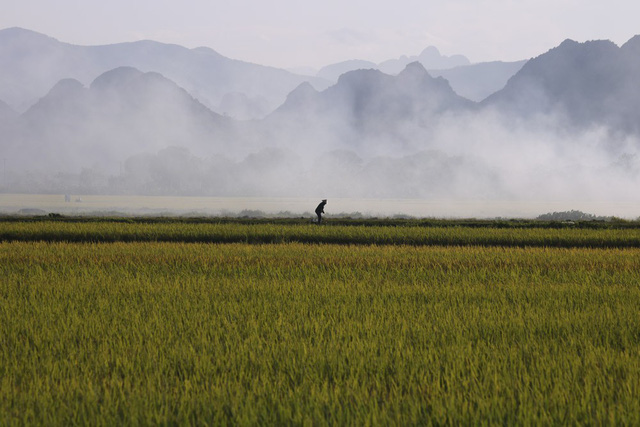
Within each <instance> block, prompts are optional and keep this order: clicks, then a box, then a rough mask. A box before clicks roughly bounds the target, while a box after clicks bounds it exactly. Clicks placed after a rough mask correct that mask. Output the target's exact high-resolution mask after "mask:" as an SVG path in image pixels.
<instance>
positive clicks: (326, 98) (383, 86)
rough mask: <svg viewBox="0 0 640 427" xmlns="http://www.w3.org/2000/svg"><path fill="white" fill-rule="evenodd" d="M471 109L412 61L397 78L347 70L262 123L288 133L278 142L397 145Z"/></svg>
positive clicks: (292, 97)
mask: <svg viewBox="0 0 640 427" xmlns="http://www.w3.org/2000/svg"><path fill="white" fill-rule="evenodd" d="M473 108H474V103H473V102H471V101H469V100H467V99H465V98H462V97H460V96H458V95H457V94H456V93H455V92H454V91H453V89H451V86H450V85H449V83H448V82H447V81H446V80H445V79H443V78H434V77H431V76H430V75H429V73H428V72H427V71H426V70H425V68H424V67H423V66H422V64H420V63H418V62H414V63H411V64H409V65H407V67H406V68H405V69H404V70H403V71H402V72H401V73H400V74H398V75H397V76H391V75H388V74H384V73H383V72H381V71H378V70H356V71H350V72H348V73H345V74H343V75H342V76H340V78H339V79H338V82H337V83H336V84H335V85H334V86H332V87H330V88H328V89H326V90H324V91H322V92H318V91H316V90H315V89H314V88H313V87H311V85H309V84H302V85H300V86H299V87H298V88H297V89H296V90H294V91H293V92H292V93H291V94H289V96H288V97H287V100H286V102H285V103H284V104H283V105H282V106H281V107H280V108H278V109H277V110H276V111H275V112H274V113H273V114H271V115H270V116H269V117H268V118H267V119H266V124H267V127H268V128H270V129H287V131H288V135H286V136H282V137H281V138H300V139H302V138H303V137H304V140H307V141H308V140H309V139H314V137H315V138H317V137H318V136H320V138H319V139H324V140H330V141H331V140H334V141H335V140H336V139H340V140H343V141H350V142H351V143H352V144H356V143H357V144H367V142H366V141H368V140H372V139H375V140H380V139H384V138H390V139H391V140H394V141H395V142H394V143H395V144H398V143H401V142H402V141H404V140H406V139H410V138H411V135H415V133H414V132H415V131H419V130H420V129H423V130H424V129H428V128H430V127H431V126H432V125H433V124H434V123H435V121H436V120H437V119H438V117H439V116H441V115H442V114H445V113H448V112H460V111H470V110H472V109H473ZM291 129H293V130H294V131H293V132H290V131H291ZM327 133H333V134H334V136H333V137H331V135H328V134H327ZM361 148H362V147H361Z"/></svg>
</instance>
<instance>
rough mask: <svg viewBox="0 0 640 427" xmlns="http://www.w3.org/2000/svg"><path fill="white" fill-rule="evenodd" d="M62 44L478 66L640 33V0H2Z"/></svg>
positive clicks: (12, 19) (23, 21)
mask: <svg viewBox="0 0 640 427" xmlns="http://www.w3.org/2000/svg"><path fill="white" fill-rule="evenodd" d="M8 27H23V28H27V29H30V30H34V31H38V32H41V33H44V34H47V35H49V36H51V37H54V38H56V39H58V40H60V41H63V42H68V43H73V44H81V45H96V44H111V43H119V42H126V41H136V40H143V39H151V40H156V41H160V42H165V43H175V44H179V45H183V46H186V47H189V48H193V47H198V46H207V47H210V48H212V49H214V50H216V51H218V52H219V53H221V54H222V55H225V56H227V57H230V58H234V59H240V60H244V61H249V62H254V63H258V64H263V65H271V66H276V67H281V68H291V67H301V66H309V67H315V68H320V67H322V66H324V65H327V64H330V63H334V62H339V61H343V60H347V59H365V60H369V61H374V62H380V61H383V60H386V59H391V58H397V57H399V56H400V55H417V54H419V53H420V52H421V51H422V50H423V49H424V48H425V47H427V46H430V45H433V46H436V47H437V48H438V49H439V50H440V51H441V53H443V54H445V55H453V54H463V55H465V56H467V57H468V58H469V59H470V60H471V61H472V62H482V61H491V60H506V61H511V60H519V59H526V58H530V57H534V56H537V55H540V54H542V53H544V52H546V51H547V50H549V49H551V48H552V47H555V46H557V45H558V44H560V43H561V42H562V41H563V40H564V39H567V38H571V39H574V40H576V41H580V42H582V41H587V40H594V39H609V40H612V41H613V42H615V43H616V44H618V45H621V44H623V43H624V42H626V41H627V40H628V39H630V38H631V37H632V36H634V35H635V34H640V1H638V0H393V1H381V0H324V1H306V0H224V1H219V0H212V1H206V0H174V1H169V0H108V1H107V0H99V1H98V0H0V29H1V28H8Z"/></svg>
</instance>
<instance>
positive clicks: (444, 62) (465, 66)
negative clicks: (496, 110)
mask: <svg viewBox="0 0 640 427" xmlns="http://www.w3.org/2000/svg"><path fill="white" fill-rule="evenodd" d="M411 62H419V63H420V64H422V66H423V67H425V68H426V69H427V70H428V71H429V74H431V75H432V76H433V77H444V78H445V79H447V80H448V81H449V84H450V85H451V87H452V88H453V90H454V91H455V92H456V93H457V94H458V95H460V96H463V97H465V98H467V99H469V100H471V101H475V102H480V101H482V100H483V99H485V98H486V97H487V96H489V95H491V94H492V93H494V92H497V91H499V90H500V89H502V88H503V87H504V86H505V85H506V83H507V81H508V80H509V78H511V77H512V76H513V75H514V74H515V73H517V72H518V71H519V70H520V69H521V68H522V66H523V65H524V64H525V62H526V61H517V62H501V61H495V62H483V63H479V64H469V61H468V60H467V59H466V58H465V57H463V56H462V55H455V56H452V57H446V56H442V55H440V53H439V52H438V50H437V49H436V48H435V47H430V48H427V49H425V50H424V51H423V53H422V54H421V55H420V56H413V57H407V56H404V57H401V58H400V59H397V60H392V61H385V62H383V63H380V64H376V63H374V62H370V61H362V60H350V61H343V62H339V63H336V64H331V65H327V66H326V67H324V68H322V69H321V70H320V71H319V72H318V74H317V76H318V77H322V78H324V79H327V80H329V81H333V82H336V81H337V80H338V78H339V77H340V76H341V75H342V74H344V73H347V72H349V71H355V70H368V69H375V70H380V71H382V72H384V73H385V74H392V75H395V74H398V73H399V72H400V71H402V69H404V68H406V66H407V65H408V64H409V63H411ZM402 64H404V65H402ZM401 66H402V68H401V69H400V68H399V67H401Z"/></svg>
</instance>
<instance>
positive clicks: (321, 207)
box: [316, 199, 327, 224]
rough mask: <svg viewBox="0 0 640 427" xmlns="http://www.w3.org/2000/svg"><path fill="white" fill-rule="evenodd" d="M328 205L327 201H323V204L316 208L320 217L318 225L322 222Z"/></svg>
mask: <svg viewBox="0 0 640 427" xmlns="http://www.w3.org/2000/svg"><path fill="white" fill-rule="evenodd" d="M326 204H327V199H322V202H320V204H319V205H318V207H317V208H316V215H318V224H320V222H322V214H323V213H324V205H326Z"/></svg>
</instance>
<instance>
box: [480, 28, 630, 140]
mask: <svg viewBox="0 0 640 427" xmlns="http://www.w3.org/2000/svg"><path fill="white" fill-rule="evenodd" d="M483 105H484V106H487V107H492V108H496V109H498V110H499V111H501V112H503V113H504V114H508V115H516V116H519V117H530V116H532V115H536V114H556V115H557V116H558V117H559V118H561V119H564V120H565V121H566V122H567V123H568V124H571V125H572V126H574V127H578V128H588V127H590V126H593V125H594V124H596V125H597V124H599V125H605V126H608V127H609V128H610V129H612V130H615V131H623V132H632V133H636V134H640V36H635V37H634V38H632V39H631V40H629V41H628V42H627V43H626V44H624V45H623V46H622V47H618V46H616V45H615V44H614V43H612V42H610V41H605V40H598V41H589V42H585V43H578V42H575V41H573V40H565V41H564V42H563V43H562V44H560V46H558V47H556V48H553V49H551V50H549V51H548V52H547V53H544V54H542V55H540V56H538V57H537V58H534V59H531V60H530V61H529V62H527V63H526V64H525V65H524V66H523V67H522V69H521V70H520V71H519V72H518V73H517V74H516V75H514V76H513V77H512V78H511V79H510V80H509V82H508V83H507V85H506V86H505V88H504V89H502V90H500V91H499V92H497V93H495V94H493V95H491V96H489V97H488V98H487V99H486V100H485V101H484V102H483Z"/></svg>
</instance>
